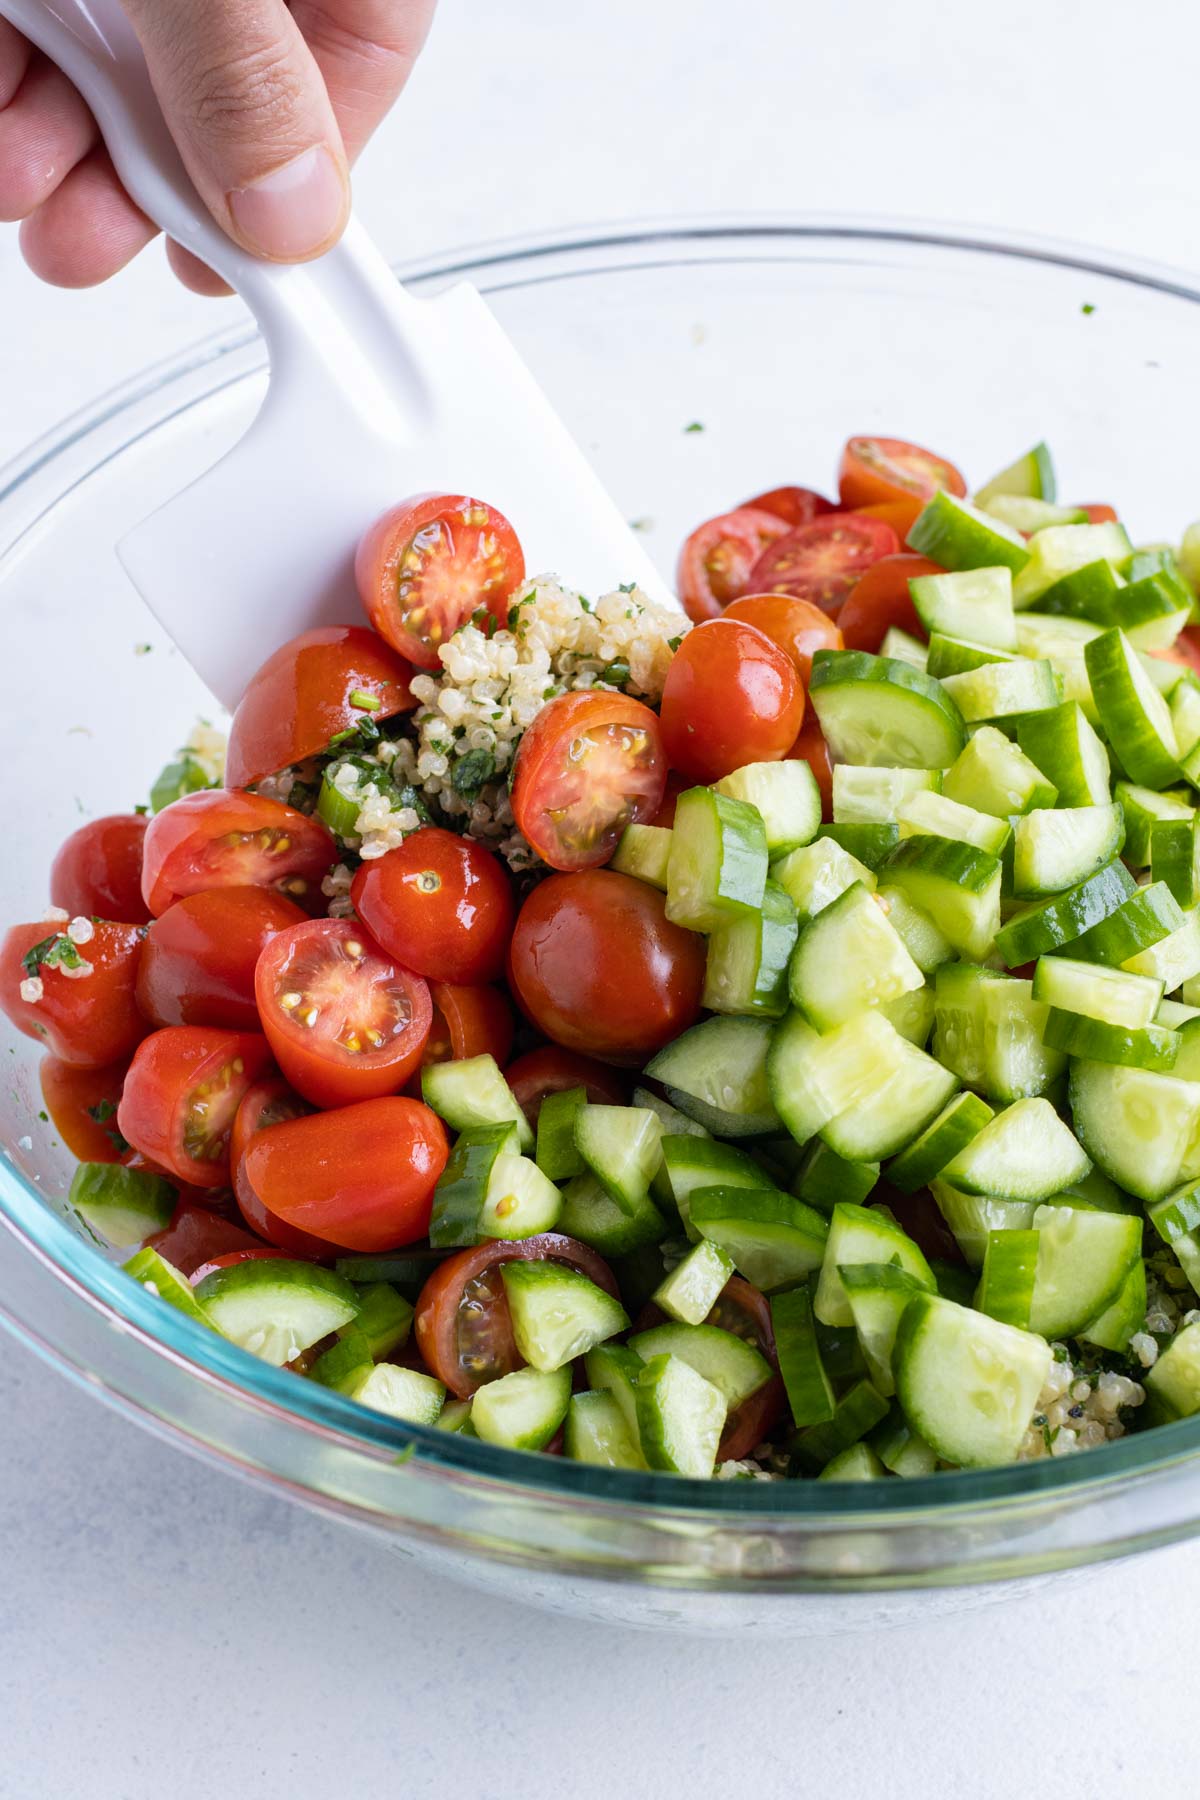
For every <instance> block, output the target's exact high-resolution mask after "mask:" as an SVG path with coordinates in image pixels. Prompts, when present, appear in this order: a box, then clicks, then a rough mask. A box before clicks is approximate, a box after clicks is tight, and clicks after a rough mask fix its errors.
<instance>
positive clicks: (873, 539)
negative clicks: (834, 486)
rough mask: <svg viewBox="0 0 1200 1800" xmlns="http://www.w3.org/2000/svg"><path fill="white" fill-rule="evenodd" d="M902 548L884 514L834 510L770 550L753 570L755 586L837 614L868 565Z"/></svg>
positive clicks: (754, 590) (757, 591)
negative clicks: (872, 516)
mask: <svg viewBox="0 0 1200 1800" xmlns="http://www.w3.org/2000/svg"><path fill="white" fill-rule="evenodd" d="M899 548H900V540H899V538H898V537H897V536H896V534H895V532H894V531H893V530H892V528H891V526H890V525H885V524H884V523H883V521H882V519H869V518H865V517H863V516H862V515H861V514H858V513H828V514H826V515H825V517H824V518H820V519H814V520H813V521H812V523H811V524H810V525H799V526H797V528H796V530H795V531H792V532H789V533H788V535H787V537H785V538H780V540H779V542H778V543H776V544H772V545H771V546H770V548H769V549H767V550H765V551H764V552H763V554H762V555H761V556H760V557H759V559H758V561H757V562H756V563H755V565H754V568H753V569H752V571H751V574H750V588H749V591H750V592H752V593H755V594H790V595H791V596H792V598H793V599H796V600H808V601H811V602H812V604H813V605H814V606H819V607H820V608H821V610H822V612H827V613H829V614H830V615H831V617H834V618H836V617H837V613H838V609H839V607H840V606H841V604H842V602H843V601H844V600H845V598H846V595H847V594H848V593H849V592H850V590H851V588H852V587H853V586H854V583H855V582H856V581H857V580H858V578H859V576H860V575H861V574H862V573H863V572H864V570H866V569H869V568H870V566H871V564H872V563H875V562H878V561H879V559H880V557H881V556H892V555H894V554H895V552H896V551H897V550H899Z"/></svg>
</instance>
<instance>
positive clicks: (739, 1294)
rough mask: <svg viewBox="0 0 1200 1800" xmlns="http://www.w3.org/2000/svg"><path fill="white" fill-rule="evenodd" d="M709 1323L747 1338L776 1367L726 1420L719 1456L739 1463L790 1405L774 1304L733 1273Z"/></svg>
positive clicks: (723, 1289)
mask: <svg viewBox="0 0 1200 1800" xmlns="http://www.w3.org/2000/svg"><path fill="white" fill-rule="evenodd" d="M708 1322H709V1323H711V1324H713V1325H718V1326H721V1327H722V1328H723V1329H724V1330H726V1331H729V1330H732V1331H734V1332H735V1334H736V1335H737V1336H738V1337H744V1338H747V1339H748V1340H749V1341H750V1342H751V1343H753V1344H754V1345H755V1346H756V1347H757V1348H758V1349H759V1350H761V1351H762V1353H763V1355H764V1356H765V1357H766V1359H767V1361H768V1362H769V1363H770V1364H771V1366H772V1367H773V1368H774V1370H775V1374H774V1375H773V1376H772V1377H771V1379H770V1380H769V1381H766V1382H764V1383H763V1385H762V1387H760V1388H758V1389H756V1391H755V1392H754V1393H753V1394H751V1395H750V1396H749V1398H748V1399H747V1400H744V1401H743V1402H742V1404H741V1406H739V1407H738V1408H737V1410H736V1412H733V1413H731V1414H730V1416H729V1418H728V1419H726V1421H725V1429H724V1431H723V1432H722V1433H721V1442H720V1444H719V1446H718V1449H717V1456H718V1458H719V1459H720V1460H721V1461H722V1462H726V1461H729V1460H733V1461H735V1462H737V1461H740V1459H741V1458H742V1457H743V1456H749V1455H751V1454H752V1452H753V1451H754V1449H755V1448H756V1446H757V1445H759V1444H761V1443H762V1441H763V1439H764V1438H765V1437H766V1436H767V1434H768V1433H769V1432H770V1431H773V1430H774V1428H775V1426H776V1425H777V1424H778V1423H779V1421H780V1419H781V1418H782V1417H783V1415H784V1412H785V1410H786V1407H787V1390H786V1389H785V1388H784V1385H783V1381H782V1379H781V1378H780V1375H779V1358H778V1355H777V1354H776V1350H775V1331H774V1328H773V1326H772V1324H771V1307H770V1304H769V1302H768V1300H767V1298H766V1295H765V1294H763V1293H760V1291H759V1289H758V1288H756V1287H754V1286H752V1285H751V1283H750V1282H748V1281H745V1280H744V1279H743V1278H742V1276H740V1275H731V1276H730V1278H729V1280H728V1281H727V1282H726V1283H725V1286H724V1287H723V1288H722V1290H721V1293H720V1296H719V1297H718V1299H717V1303H716V1305H715V1306H714V1307H713V1309H712V1311H711V1312H710V1313H709V1315H708Z"/></svg>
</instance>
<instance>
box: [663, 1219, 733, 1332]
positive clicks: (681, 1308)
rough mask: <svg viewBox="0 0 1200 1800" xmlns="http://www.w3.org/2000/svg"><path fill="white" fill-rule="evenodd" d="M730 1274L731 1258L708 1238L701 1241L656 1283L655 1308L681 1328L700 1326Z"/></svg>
mask: <svg viewBox="0 0 1200 1800" xmlns="http://www.w3.org/2000/svg"><path fill="white" fill-rule="evenodd" d="M732 1274H733V1260H732V1258H731V1257H729V1256H727V1255H726V1253H725V1251H724V1250H722V1249H721V1246H720V1245H719V1244H717V1243H714V1242H713V1240H712V1239H711V1238H701V1240H700V1242H699V1243H698V1244H693V1246H692V1248H691V1249H690V1250H689V1251H688V1253H687V1255H686V1256H685V1257H684V1259H683V1261H682V1262H681V1263H677V1264H676V1265H675V1267H674V1268H673V1269H672V1270H671V1272H670V1274H669V1275H665V1276H664V1277H663V1279H662V1280H661V1281H660V1282H659V1284H658V1286H657V1287H656V1288H655V1290H654V1304H655V1305H656V1306H661V1307H662V1310H663V1311H664V1312H665V1313H666V1314H667V1316H668V1317H669V1318H672V1319H675V1320H677V1321H678V1322H679V1324H681V1325H700V1324H702V1323H703V1322H704V1320H705V1319H706V1318H707V1317H708V1315H709V1313H710V1312H711V1311H712V1309H713V1307H714V1306H715V1305H716V1302H717V1300H718V1298H719V1296H720V1293H721V1290H722V1288H723V1287H724V1286H725V1283H726V1282H727V1281H728V1280H729V1277H730V1276H731V1275H732Z"/></svg>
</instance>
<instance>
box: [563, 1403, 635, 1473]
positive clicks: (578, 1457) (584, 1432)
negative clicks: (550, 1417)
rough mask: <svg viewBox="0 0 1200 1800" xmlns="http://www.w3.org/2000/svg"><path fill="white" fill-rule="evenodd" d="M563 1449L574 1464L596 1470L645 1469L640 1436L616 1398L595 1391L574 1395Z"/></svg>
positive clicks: (568, 1411)
mask: <svg viewBox="0 0 1200 1800" xmlns="http://www.w3.org/2000/svg"><path fill="white" fill-rule="evenodd" d="M563 1448H564V1450H565V1451H566V1454H567V1455H568V1456H569V1457H570V1459H571V1461H572V1462H581V1463H590V1464H591V1465H592V1466H593V1467H594V1468H597V1469H644V1468H645V1466H646V1459H645V1457H644V1456H643V1455H642V1447H641V1444H640V1442H639V1441H638V1438H637V1434H636V1433H635V1432H632V1431H630V1429H629V1425H628V1422H627V1420H626V1418H625V1414H624V1413H623V1412H622V1410H621V1406H620V1403H619V1401H618V1400H617V1399H616V1396H615V1395H613V1394H606V1393H603V1392H602V1391H600V1390H599V1389H596V1388H591V1389H589V1390H588V1391H587V1392H586V1393H581V1394H572V1395H571V1403H570V1405H569V1406H568V1408H567V1426H566V1431H565V1434H564V1440H563Z"/></svg>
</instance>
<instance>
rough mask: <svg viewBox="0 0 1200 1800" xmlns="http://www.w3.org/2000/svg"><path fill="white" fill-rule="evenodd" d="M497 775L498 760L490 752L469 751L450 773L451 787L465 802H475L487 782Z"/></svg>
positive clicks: (460, 758) (461, 757)
mask: <svg viewBox="0 0 1200 1800" xmlns="http://www.w3.org/2000/svg"><path fill="white" fill-rule="evenodd" d="M495 773H496V759H495V757H494V756H493V755H492V753H491V751H490V750H468V751H467V754H466V755H465V756H460V757H459V759H458V761H457V762H456V763H455V765H454V767H453V769H452V770H451V772H450V786H451V787H452V788H453V789H454V791H455V793H456V794H461V795H462V797H463V799H464V800H473V799H474V798H475V796H476V794H478V792H479V790H480V788H481V787H483V785H484V783H485V782H488V781H490V780H491V778H492V776H493V775H494V774H495Z"/></svg>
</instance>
